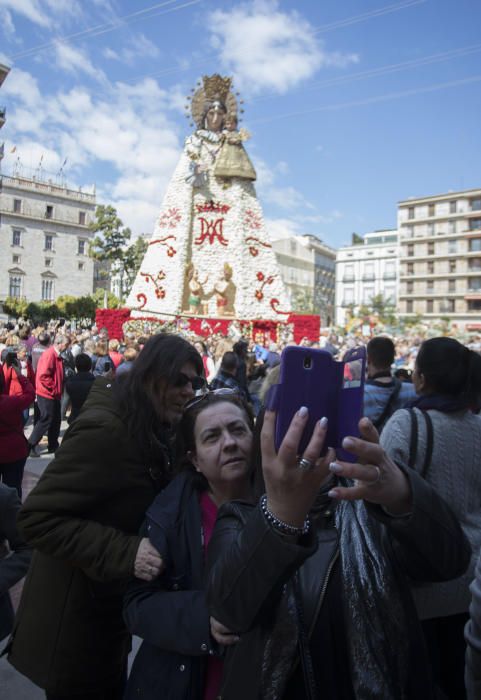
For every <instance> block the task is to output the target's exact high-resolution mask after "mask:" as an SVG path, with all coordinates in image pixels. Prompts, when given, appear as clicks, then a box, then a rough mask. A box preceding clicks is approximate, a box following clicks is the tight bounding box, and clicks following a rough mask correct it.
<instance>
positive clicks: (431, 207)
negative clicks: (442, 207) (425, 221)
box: [428, 204, 435, 216]
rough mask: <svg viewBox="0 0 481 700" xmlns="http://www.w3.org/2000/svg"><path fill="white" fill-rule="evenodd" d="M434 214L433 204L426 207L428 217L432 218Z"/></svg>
mask: <svg viewBox="0 0 481 700" xmlns="http://www.w3.org/2000/svg"><path fill="white" fill-rule="evenodd" d="M434 214H435V209H434V204H430V205H429V206H428V216H434Z"/></svg>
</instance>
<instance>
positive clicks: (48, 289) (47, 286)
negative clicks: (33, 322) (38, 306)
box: [42, 280, 53, 301]
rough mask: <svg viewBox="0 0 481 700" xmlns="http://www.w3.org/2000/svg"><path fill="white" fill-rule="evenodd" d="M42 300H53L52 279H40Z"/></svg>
mask: <svg viewBox="0 0 481 700" xmlns="http://www.w3.org/2000/svg"><path fill="white" fill-rule="evenodd" d="M42 301H53V280H42Z"/></svg>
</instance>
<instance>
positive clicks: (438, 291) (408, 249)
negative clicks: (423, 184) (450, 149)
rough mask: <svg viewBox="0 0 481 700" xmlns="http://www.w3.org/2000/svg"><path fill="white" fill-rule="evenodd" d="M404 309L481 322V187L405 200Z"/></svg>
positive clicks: (464, 323) (470, 325) (401, 221)
mask: <svg viewBox="0 0 481 700" xmlns="http://www.w3.org/2000/svg"><path fill="white" fill-rule="evenodd" d="M398 225H399V234H400V251H401V252H400V294H399V312H400V315H401V316H404V317H405V318H410V317H415V316H416V315H421V316H422V317H423V319H424V320H426V321H433V320H438V319H440V318H443V317H444V318H449V320H451V321H452V322H454V323H456V324H458V325H459V326H460V327H466V328H467V329H468V330H470V329H471V330H475V329H479V328H481V189H473V190H463V191H461V192H447V193H446V194H438V195H433V196H431V197H421V198H419V199H407V200H404V201H401V202H399V205H398Z"/></svg>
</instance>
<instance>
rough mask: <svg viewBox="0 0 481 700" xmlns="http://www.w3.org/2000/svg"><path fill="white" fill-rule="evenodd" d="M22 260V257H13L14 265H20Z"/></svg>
mask: <svg viewBox="0 0 481 700" xmlns="http://www.w3.org/2000/svg"><path fill="white" fill-rule="evenodd" d="M20 262H21V259H20V255H12V263H13V264H14V265H20Z"/></svg>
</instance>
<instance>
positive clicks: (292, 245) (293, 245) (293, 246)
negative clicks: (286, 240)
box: [291, 238, 297, 253]
mask: <svg viewBox="0 0 481 700" xmlns="http://www.w3.org/2000/svg"><path fill="white" fill-rule="evenodd" d="M296 250H297V247H296V242H295V240H294V239H293V238H291V253H295V252H296Z"/></svg>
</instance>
